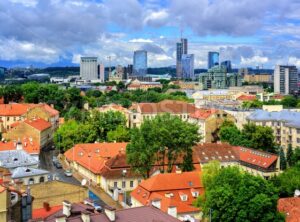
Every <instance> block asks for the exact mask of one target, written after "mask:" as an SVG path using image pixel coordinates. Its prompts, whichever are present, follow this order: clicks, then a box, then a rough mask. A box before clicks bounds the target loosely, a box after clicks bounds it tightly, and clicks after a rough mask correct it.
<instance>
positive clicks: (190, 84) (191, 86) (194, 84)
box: [169, 80, 199, 90]
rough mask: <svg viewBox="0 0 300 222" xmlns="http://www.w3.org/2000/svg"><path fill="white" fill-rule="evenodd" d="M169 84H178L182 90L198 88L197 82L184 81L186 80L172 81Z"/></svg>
mask: <svg viewBox="0 0 300 222" xmlns="http://www.w3.org/2000/svg"><path fill="white" fill-rule="evenodd" d="M169 85H176V86H179V88H180V89H183V90H197V89H199V82H186V81H181V80H177V81H172V82H170V83H169Z"/></svg>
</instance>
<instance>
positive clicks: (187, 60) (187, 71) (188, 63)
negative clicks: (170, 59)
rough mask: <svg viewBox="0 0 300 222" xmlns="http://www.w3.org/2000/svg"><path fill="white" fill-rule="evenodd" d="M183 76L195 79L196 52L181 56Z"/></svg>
mask: <svg viewBox="0 0 300 222" xmlns="http://www.w3.org/2000/svg"><path fill="white" fill-rule="evenodd" d="M181 64H182V77H183V78H184V79H194V78H195V72H194V54H183V55H182V58H181Z"/></svg>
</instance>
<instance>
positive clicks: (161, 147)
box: [126, 114, 200, 178]
mask: <svg viewBox="0 0 300 222" xmlns="http://www.w3.org/2000/svg"><path fill="white" fill-rule="evenodd" d="M197 131H198V127H197V126H196V125H193V124H191V123H188V122H186V121H182V120H181V119H180V118H179V117H176V116H171V115H170V114H163V115H159V116H156V117H155V118H154V119H146V120H144V122H143V123H142V125H141V127H140V128H135V129H133V130H132V133H131V141H130V143H129V144H128V146H127V149H126V154H127V161H128V163H129V164H130V165H131V166H132V167H133V168H134V169H135V171H136V172H138V173H140V174H142V175H143V176H144V177H145V178H147V177H149V175H150V170H151V168H152V166H153V164H154V163H157V164H159V165H160V166H161V167H160V170H161V172H165V171H166V172H171V170H172V169H173V167H174V165H175V164H178V162H180V163H181V165H180V166H181V168H182V169H183V170H184V171H190V170H192V169H193V164H192V159H191V158H192V146H193V145H195V144H196V143H197V142H198V141H199V140H200V136H199V135H198V132H197ZM165 165H166V167H165Z"/></svg>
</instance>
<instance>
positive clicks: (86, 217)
mask: <svg viewBox="0 0 300 222" xmlns="http://www.w3.org/2000/svg"><path fill="white" fill-rule="evenodd" d="M81 220H82V222H90V221H91V217H90V212H88V211H83V212H81Z"/></svg>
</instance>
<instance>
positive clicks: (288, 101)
mask: <svg viewBox="0 0 300 222" xmlns="http://www.w3.org/2000/svg"><path fill="white" fill-rule="evenodd" d="M281 103H282V105H283V106H284V107H285V108H293V107H296V106H297V103H298V101H297V99H296V98H295V97H294V96H285V97H284V98H283V99H282V101H281Z"/></svg>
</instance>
